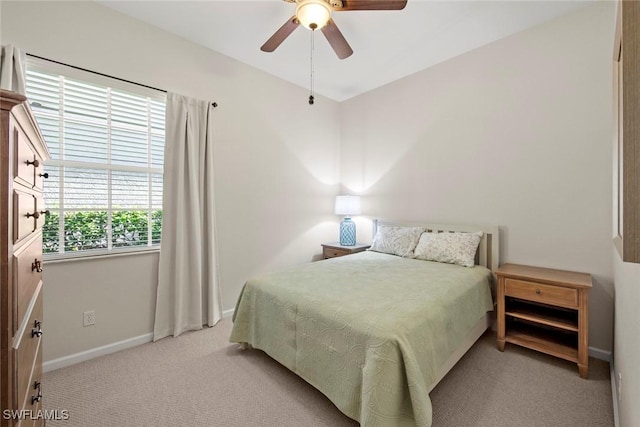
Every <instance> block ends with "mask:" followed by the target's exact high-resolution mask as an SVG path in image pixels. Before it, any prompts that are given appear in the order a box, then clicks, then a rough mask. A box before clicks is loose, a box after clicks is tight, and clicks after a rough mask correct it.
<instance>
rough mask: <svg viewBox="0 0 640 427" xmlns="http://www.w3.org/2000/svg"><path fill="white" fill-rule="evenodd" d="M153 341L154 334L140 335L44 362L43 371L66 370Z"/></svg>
mask: <svg viewBox="0 0 640 427" xmlns="http://www.w3.org/2000/svg"><path fill="white" fill-rule="evenodd" d="M152 340H153V333H148V334H144V335H140V336H138V337H133V338H129V339H126V340H123V341H118V342H115V343H113V344H107V345H103V346H101V347H96V348H92V349H91V350H86V351H81V352H80V353H75V354H70V355H69V356H64V357H60V358H58V359H53V360H49V361H47V362H44V363H43V364H42V371H43V372H49V371H55V370H56V369H60V368H66V367H67V366H71V365H75V364H76V363H80V362H86V361H87V360H91V359H95V358H96V357H100V356H105V355H107V354H111V353H115V352H116V351H120V350H125V349H127V348H131V347H136V346H138V345H140V344H145V343H148V342H151V341H152Z"/></svg>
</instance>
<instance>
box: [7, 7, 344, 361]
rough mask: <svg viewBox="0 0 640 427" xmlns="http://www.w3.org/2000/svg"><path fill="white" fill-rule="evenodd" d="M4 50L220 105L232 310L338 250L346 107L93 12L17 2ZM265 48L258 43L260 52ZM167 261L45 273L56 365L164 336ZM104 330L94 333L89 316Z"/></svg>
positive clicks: (223, 235)
mask: <svg viewBox="0 0 640 427" xmlns="http://www.w3.org/2000/svg"><path fill="white" fill-rule="evenodd" d="M0 7H1V19H2V21H1V25H0V27H1V33H0V40H1V42H2V43H3V44H7V43H10V44H14V45H16V46H18V47H21V48H22V49H24V50H25V51H26V52H28V53H32V54H35V55H39V56H43V57H46V58H51V59H55V60H57V61H62V62H65V63H68V64H72V65H75V66H79V67H84V68H88V69H91V70H97V71H100V72H102V73H106V74H109V75H113V76H117V77H120V78H124V79H128V80H132V81H135V82H139V83H143V84H146V85H150V86H154V87H159V88H163V89H166V90H169V91H174V92H178V93H181V94H184V95H188V96H193V97H197V98H201V99H211V100H215V101H216V102H218V104H219V106H218V108H217V109H216V110H215V115H214V121H215V122H214V123H215V129H216V139H215V142H214V144H215V148H214V149H215V158H216V163H215V179H216V201H217V206H216V214H217V229H218V237H219V241H218V245H219V260H220V266H221V269H220V274H221V285H222V294H223V306H224V309H225V310H227V309H231V308H233V307H234V305H235V302H236V299H237V296H238V294H239V292H240V289H241V287H242V285H243V284H244V282H245V280H246V279H247V278H248V277H250V276H252V275H255V274H258V273H260V272H265V271H268V270H275V269H278V268H280V267H282V266H284V265H291V264H295V263H302V262H308V261H310V260H311V259H312V257H314V256H317V255H319V254H320V252H321V250H320V249H321V248H320V246H319V245H320V244H321V243H323V242H326V241H332V240H335V235H336V233H337V225H336V222H337V219H338V218H336V217H335V216H334V215H333V212H332V210H333V200H334V199H333V198H334V196H335V194H336V192H337V191H338V181H339V175H338V174H339V142H340V141H339V138H340V131H339V126H340V117H339V105H338V104H337V103H336V102H334V101H331V100H328V99H326V98H322V97H317V99H316V103H315V105H314V106H313V107H310V106H309V105H308V104H307V97H308V91H307V89H305V88H300V87H297V86H294V85H292V84H290V83H287V82H284V81H283V80H280V79H277V78H275V77H273V76H270V75H268V74H266V73H263V72H261V71H258V70H256V69H254V68H251V67H249V66H247V65H245V64H242V63H240V62H238V61H235V60H233V59H231V58H228V57H226V56H223V55H221V54H218V53H215V52H212V51H210V50H207V49H205V48H203V47H200V46H198V45H195V44H193V43H190V42H187V41H185V40H183V39H181V38H179V37H176V36H174V35H172V34H169V33H167V32H164V31H161V30H159V29H157V28H154V27H152V26H149V25H147V24H144V23H142V22H140V21H136V20H134V19H131V18H128V17H126V16H124V15H121V14H119V13H118V12H115V11H113V10H111V9H109V8H105V7H103V6H101V5H98V4H95V3H92V2H49V1H45V2H7V1H3V2H2V3H1V4H0ZM257 48H258V45H256V49H257ZM156 265H157V255H138V256H132V257H120V258H111V259H108V260H100V261H74V262H68V263H60V264H47V263H45V267H46V273H45V280H46V284H45V286H46V287H45V294H44V295H45V301H44V305H45V307H46V309H45V322H46V323H47V336H46V337H47V339H46V340H45V341H44V342H45V344H44V359H45V361H47V360H52V359H56V358H59V357H62V356H66V355H69V354H73V353H76V352H79V351H83V350H87V349H91V348H94V347H97V346H101V345H106V344H111V343H113V342H116V341H120V340H125V339H128V338H131V337H136V336H139V335H142V334H145V333H148V332H151V331H152V324H153V310H154V306H155V283H156V280H157V277H156ZM90 309H95V310H96V319H97V322H96V325H95V326H93V327H88V328H83V327H82V312H83V311H86V310H90Z"/></svg>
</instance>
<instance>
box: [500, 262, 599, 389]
mask: <svg viewBox="0 0 640 427" xmlns="http://www.w3.org/2000/svg"><path fill="white" fill-rule="evenodd" d="M496 276H497V277H498V288H497V300H498V301H497V302H498V313H497V321H498V333H497V341H498V349H499V350H500V351H504V348H505V343H511V344H516V345H520V346H522V347H526V348H530V349H532V350H537V351H540V352H543V353H547V354H550V355H552V356H555V357H559V358H562V359H565V360H569V361H571V362H574V363H577V365H578V371H579V373H580V376H581V377H583V378H586V377H587V375H588V372H589V368H588V366H589V355H588V342H589V341H588V340H589V338H588V334H589V290H590V289H591V275H589V274H586V273H575V272H572V271H564V270H552V269H548V268H539V267H529V266H524V265H516V264H504V265H502V266H500V268H498V269H497V270H496Z"/></svg>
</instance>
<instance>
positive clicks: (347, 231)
mask: <svg viewBox="0 0 640 427" xmlns="http://www.w3.org/2000/svg"><path fill="white" fill-rule="evenodd" d="M340 244H341V245H342V246H355V244H356V223H355V222H353V221H351V218H349V217H346V218H345V219H344V221H342V222H341V223H340Z"/></svg>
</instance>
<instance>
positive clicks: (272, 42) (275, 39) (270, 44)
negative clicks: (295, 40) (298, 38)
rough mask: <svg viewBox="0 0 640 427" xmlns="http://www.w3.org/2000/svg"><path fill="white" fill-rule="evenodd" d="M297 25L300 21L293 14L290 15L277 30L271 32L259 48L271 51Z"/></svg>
mask: <svg viewBox="0 0 640 427" xmlns="http://www.w3.org/2000/svg"><path fill="white" fill-rule="evenodd" d="M299 25H300V22H299V21H298V20H297V19H296V17H295V15H294V16H292V17H291V18H289V20H288V21H287V22H285V23H284V25H283V26H282V27H280V28H279V29H278V31H276V32H275V33H273V35H272V36H271V37H270V38H269V40H267V41H266V42H265V43H264V44H263V45H262V47H260V50H261V51H263V52H273V51H274V50H276V48H277V47H278V46H280V44H281V43H282V42H283V41H284V40H285V39H286V38H287V37H289V35H290V34H291V33H293V30H295V29H296V28H298V26H299Z"/></svg>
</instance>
